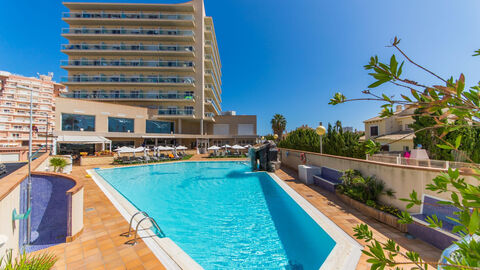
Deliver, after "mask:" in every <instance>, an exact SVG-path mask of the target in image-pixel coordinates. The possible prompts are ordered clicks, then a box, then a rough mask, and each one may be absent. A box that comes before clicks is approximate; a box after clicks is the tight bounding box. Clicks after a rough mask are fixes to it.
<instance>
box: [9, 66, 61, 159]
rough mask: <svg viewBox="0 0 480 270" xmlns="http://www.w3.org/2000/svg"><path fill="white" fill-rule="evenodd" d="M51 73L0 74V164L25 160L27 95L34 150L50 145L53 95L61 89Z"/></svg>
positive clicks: (27, 116)
mask: <svg viewBox="0 0 480 270" xmlns="http://www.w3.org/2000/svg"><path fill="white" fill-rule="evenodd" d="M52 76H53V74H48V75H39V76H38V78H34V77H25V76H21V75H15V74H11V73H9V72H6V71H0V161H19V160H25V159H26V158H27V157H26V149H27V147H28V142H29V133H30V96H31V95H32V104H33V106H32V107H33V110H32V111H33V126H32V131H33V138H32V143H33V147H34V148H38V147H39V146H41V145H45V143H46V142H47V141H48V144H51V143H52V138H51V136H50V137H48V136H46V135H47V134H49V135H51V133H52V131H53V130H54V128H55V116H54V110H55V96H56V95H58V94H59V93H60V92H63V91H65V87H64V86H63V85H61V84H58V83H56V82H54V81H52ZM47 138H48V139H47Z"/></svg>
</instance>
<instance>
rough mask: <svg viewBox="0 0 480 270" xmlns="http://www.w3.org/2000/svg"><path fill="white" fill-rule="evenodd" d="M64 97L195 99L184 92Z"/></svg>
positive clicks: (87, 94) (86, 93)
mask: <svg viewBox="0 0 480 270" xmlns="http://www.w3.org/2000/svg"><path fill="white" fill-rule="evenodd" d="M61 96H63V97H68V98H80V99H172V100H194V96H193V95H192V94H184V93H174V94H172V93H105V92H103V93H102V92H100V93H99V92H97V93H95V92H80V93H66V94H62V95H61Z"/></svg>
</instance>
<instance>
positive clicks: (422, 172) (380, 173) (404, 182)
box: [279, 148, 478, 213]
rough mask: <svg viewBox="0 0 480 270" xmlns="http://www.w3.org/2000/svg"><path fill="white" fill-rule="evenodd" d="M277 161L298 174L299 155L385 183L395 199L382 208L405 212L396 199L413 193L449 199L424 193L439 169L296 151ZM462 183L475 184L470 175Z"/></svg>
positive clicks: (310, 162) (388, 199)
mask: <svg viewBox="0 0 480 270" xmlns="http://www.w3.org/2000/svg"><path fill="white" fill-rule="evenodd" d="M280 152H281V153H280V155H279V156H280V159H281V161H282V165H285V166H287V167H290V168H292V169H295V170H298V165H301V164H303V163H302V161H301V160H300V154H301V153H305V156H306V164H308V165H313V166H319V167H321V166H324V167H329V168H332V169H336V170H341V171H344V170H348V169H355V170H359V171H360V172H361V173H362V174H363V175H364V176H375V177H377V179H380V180H382V181H383V182H385V186H386V188H391V189H392V190H393V191H395V198H391V197H387V196H382V197H381V198H380V201H382V202H383V203H385V204H389V205H393V206H395V207H398V208H399V209H402V210H405V206H406V203H405V202H402V201H400V200H399V199H400V198H408V196H409V194H410V192H411V191H412V190H416V191H417V193H418V196H419V198H420V199H421V198H422V197H423V194H429V195H432V196H434V197H437V198H441V199H449V195H448V196H447V194H437V193H435V192H432V191H429V190H426V189H425V187H426V185H427V184H429V183H431V182H432V179H433V178H435V176H437V175H438V174H440V173H442V172H445V170H442V169H436V168H426V167H416V166H407V165H397V164H388V163H381V162H377V161H369V160H363V159H355V158H349V157H341V156H333V155H325V154H319V153H312V152H305V151H299V150H292V149H285V148H280ZM463 175H464V177H465V179H466V181H468V182H470V183H478V180H476V179H475V178H473V177H472V176H471V175H467V174H463ZM409 211H411V212H414V213H415V212H420V207H419V206H414V207H412V208H411V209H410V210H409Z"/></svg>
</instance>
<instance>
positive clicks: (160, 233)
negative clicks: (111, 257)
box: [121, 211, 165, 245]
mask: <svg viewBox="0 0 480 270" xmlns="http://www.w3.org/2000/svg"><path fill="white" fill-rule="evenodd" d="M140 214H141V215H143V218H142V219H141V220H140V221H139V222H138V223H137V226H136V227H135V236H134V237H133V239H130V240H128V241H127V242H125V244H129V245H135V244H136V243H137V239H138V228H139V227H140V224H142V222H144V221H150V223H151V224H152V227H153V228H154V229H155V230H156V232H155V231H153V230H152V228H150V230H152V231H153V232H154V233H155V235H157V236H159V237H165V233H164V232H163V231H162V229H161V228H160V226H158V223H157V222H156V221H155V219H154V218H153V217H150V216H149V215H148V214H147V213H146V212H145V211H138V212H136V213H135V214H133V215H132V217H131V218H130V222H129V224H128V232H126V233H122V234H121V236H125V237H130V236H131V232H132V225H133V220H134V218H135V216H137V215H140Z"/></svg>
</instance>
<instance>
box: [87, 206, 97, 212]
mask: <svg viewBox="0 0 480 270" xmlns="http://www.w3.org/2000/svg"><path fill="white" fill-rule="evenodd" d="M93 210H95V208H93V207H90V208H87V209H85V212H90V211H93Z"/></svg>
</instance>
